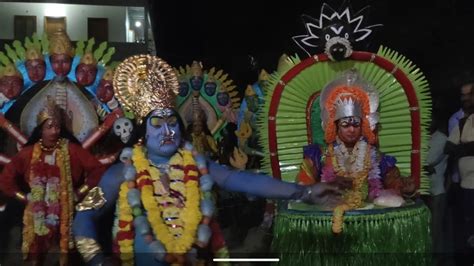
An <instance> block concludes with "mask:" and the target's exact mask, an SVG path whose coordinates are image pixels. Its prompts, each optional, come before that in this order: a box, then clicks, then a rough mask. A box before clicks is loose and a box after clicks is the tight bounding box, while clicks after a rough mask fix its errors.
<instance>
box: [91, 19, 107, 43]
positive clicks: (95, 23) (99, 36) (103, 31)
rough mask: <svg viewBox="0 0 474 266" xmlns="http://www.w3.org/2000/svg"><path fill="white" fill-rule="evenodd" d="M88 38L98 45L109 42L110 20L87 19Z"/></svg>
mask: <svg viewBox="0 0 474 266" xmlns="http://www.w3.org/2000/svg"><path fill="white" fill-rule="evenodd" d="M87 37H88V39H90V38H92V37H93V38H94V39H95V41H96V42H97V43H100V42H104V41H108V40H109V20H108V19H107V18H87Z"/></svg>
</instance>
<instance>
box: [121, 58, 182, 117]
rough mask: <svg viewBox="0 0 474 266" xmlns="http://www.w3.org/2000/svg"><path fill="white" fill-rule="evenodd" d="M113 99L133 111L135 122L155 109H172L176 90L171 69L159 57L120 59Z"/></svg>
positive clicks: (177, 87)
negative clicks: (121, 60)
mask: <svg viewBox="0 0 474 266" xmlns="http://www.w3.org/2000/svg"><path fill="white" fill-rule="evenodd" d="M113 85H114V89H115V97H116V98H117V100H118V101H119V102H120V103H121V104H122V105H123V106H124V107H125V108H126V109H128V110H129V111H132V112H134V113H135V115H136V117H137V119H138V121H139V122H141V119H142V118H143V117H145V116H146V115H147V114H148V113H149V112H150V111H152V110H155V109H173V108H174V107H175V98H176V95H177V94H178V91H179V84H178V78H177V76H176V73H175V71H174V69H173V68H172V67H171V66H170V65H168V63H166V62H165V61H164V60H163V59H161V58H159V57H156V56H151V55H135V56H131V57H129V58H127V59H125V60H124V61H123V62H122V63H120V64H119V65H118V67H117V69H116V70H115V74H114V84H113Z"/></svg>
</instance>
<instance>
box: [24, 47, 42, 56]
mask: <svg viewBox="0 0 474 266" xmlns="http://www.w3.org/2000/svg"><path fill="white" fill-rule="evenodd" d="M25 58H26V60H37V59H41V60H43V54H41V50H40V49H38V48H36V47H35V46H34V45H31V46H29V47H28V48H27V49H26V54H25Z"/></svg>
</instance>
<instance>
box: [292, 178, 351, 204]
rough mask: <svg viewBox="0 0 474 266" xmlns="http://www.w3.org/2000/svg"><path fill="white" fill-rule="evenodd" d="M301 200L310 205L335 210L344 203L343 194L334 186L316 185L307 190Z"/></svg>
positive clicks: (308, 187)
mask: <svg viewBox="0 0 474 266" xmlns="http://www.w3.org/2000/svg"><path fill="white" fill-rule="evenodd" d="M301 200H302V201H303V202H305V203H308V204H316V205H322V206H324V207H327V208H334V207H335V206H336V205H338V204H340V203H341V201H342V192H341V190H340V189H339V188H338V187H337V186H335V185H334V184H328V183H316V184H313V185H310V186H307V187H306V188H305V191H304V193H303V196H302V197H301Z"/></svg>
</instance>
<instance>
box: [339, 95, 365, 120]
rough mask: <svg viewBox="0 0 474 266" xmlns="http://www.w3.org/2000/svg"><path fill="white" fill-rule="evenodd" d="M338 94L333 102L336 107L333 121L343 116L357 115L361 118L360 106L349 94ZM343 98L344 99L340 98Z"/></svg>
mask: <svg viewBox="0 0 474 266" xmlns="http://www.w3.org/2000/svg"><path fill="white" fill-rule="evenodd" d="M344 96H345V95H340V96H339V98H338V99H337V100H336V102H335V103H334V107H335V108H336V112H335V117H334V121H336V120H339V119H341V118H344V117H350V116H357V117H361V118H362V106H361V105H360V103H359V102H358V101H355V100H354V99H352V97H350V96H348V97H347V96H346V97H344ZM342 98H345V99H342Z"/></svg>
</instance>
